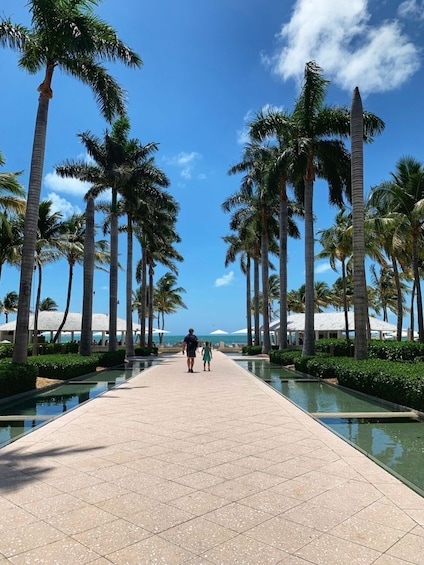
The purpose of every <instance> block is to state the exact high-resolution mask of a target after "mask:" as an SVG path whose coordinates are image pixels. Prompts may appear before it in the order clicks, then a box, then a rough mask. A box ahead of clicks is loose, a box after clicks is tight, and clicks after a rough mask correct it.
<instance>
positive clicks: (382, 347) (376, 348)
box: [368, 340, 424, 362]
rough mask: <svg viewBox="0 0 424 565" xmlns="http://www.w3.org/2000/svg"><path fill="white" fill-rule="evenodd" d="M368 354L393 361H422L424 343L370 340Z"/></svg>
mask: <svg viewBox="0 0 424 565" xmlns="http://www.w3.org/2000/svg"><path fill="white" fill-rule="evenodd" d="M368 354H369V356H370V357H373V358H377V359H390V360H391V361H409V362H411V361H413V362H417V360H419V361H422V359H423V358H424V343H418V342H416V341H375V340H373V341H370V342H369V344H368Z"/></svg>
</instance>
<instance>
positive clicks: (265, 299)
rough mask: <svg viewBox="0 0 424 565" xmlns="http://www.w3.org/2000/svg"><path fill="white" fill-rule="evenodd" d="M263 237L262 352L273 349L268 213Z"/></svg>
mask: <svg viewBox="0 0 424 565" xmlns="http://www.w3.org/2000/svg"><path fill="white" fill-rule="evenodd" d="M262 230H263V232H262V237H261V244H262V245H261V255H262V318H263V343H262V353H268V352H269V350H270V349H271V340H270V337H269V292H268V284H269V267H268V225H267V219H266V214H263V217H262Z"/></svg>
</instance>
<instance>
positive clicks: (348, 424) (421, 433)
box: [236, 359, 424, 496]
mask: <svg viewBox="0 0 424 565" xmlns="http://www.w3.org/2000/svg"><path fill="white" fill-rule="evenodd" d="M236 362H237V363H238V364H239V365H241V366H242V367H244V368H245V369H247V370H248V371H249V372H251V373H253V374H254V375H256V376H257V377H259V378H260V379H261V380H263V381H264V382H266V383H268V384H269V385H270V386H271V387H272V388H274V389H275V390H277V391H278V392H280V393H281V394H282V395H283V396H285V397H286V398H288V399H289V400H291V401H292V402H293V403H294V404H296V405H297V406H299V407H300V408H302V409H303V410H305V411H306V412H308V413H309V414H312V415H313V416H314V417H315V418H317V419H318V420H319V421H320V422H321V423H322V424H324V425H325V426H326V427H328V428H329V429H331V430H332V431H334V432H335V433H336V434H338V435H339V436H340V437H342V438H344V439H345V440H346V441H348V442H349V443H350V444H352V445H353V446H355V447H356V448H358V449H359V450H360V451H362V452H363V453H365V454H367V455H368V456H369V457H370V458H371V459H373V460H374V461H375V462H376V463H378V464H379V465H381V466H382V467H384V468H385V469H386V470H387V471H389V472H390V473H392V474H393V475H395V476H396V477H398V478H399V479H400V480H401V481H403V482H404V483H405V484H407V485H408V486H409V487H411V488H412V489H414V490H415V491H416V492H418V493H419V494H421V496H424V421H423V420H420V419H417V418H411V417H410V416H411V415H414V416H415V413H414V412H410V411H407V409H406V410H405V409H402V408H401V407H397V406H394V405H392V404H390V403H387V402H384V401H382V400H379V399H377V398H375V399H374V398H369V397H365V396H363V395H361V394H358V393H355V392H354V391H348V390H346V389H343V388H339V387H337V386H334V385H331V384H328V383H326V382H324V381H321V380H320V379H315V378H311V377H309V376H308V375H305V374H303V373H299V372H296V371H292V370H289V369H285V368H284V367H280V366H278V365H273V364H272V363H269V362H268V361H266V360H250V359H237V360H236ZM358 413H360V415H361V417H358ZM367 413H368V414H369V417H367ZM349 414H351V416H349ZM404 416H405V417H404Z"/></svg>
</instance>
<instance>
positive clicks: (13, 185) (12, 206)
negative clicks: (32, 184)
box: [0, 151, 26, 213]
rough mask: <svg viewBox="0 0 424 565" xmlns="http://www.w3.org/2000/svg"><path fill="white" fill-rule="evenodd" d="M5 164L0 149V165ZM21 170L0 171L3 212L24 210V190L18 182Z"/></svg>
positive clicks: (0, 194)
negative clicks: (14, 171) (13, 171)
mask: <svg viewBox="0 0 424 565" xmlns="http://www.w3.org/2000/svg"><path fill="white" fill-rule="evenodd" d="M4 164H5V159H4V157H3V154H2V152H1V151H0V167H3V165H4ZM21 174H22V172H21V171H19V172H16V173H4V172H0V208H1V209H2V210H3V212H16V213H19V212H21V213H22V212H24V211H25V206H26V201H25V191H24V189H23V188H22V186H21V185H20V183H19V182H18V176H19V175H21Z"/></svg>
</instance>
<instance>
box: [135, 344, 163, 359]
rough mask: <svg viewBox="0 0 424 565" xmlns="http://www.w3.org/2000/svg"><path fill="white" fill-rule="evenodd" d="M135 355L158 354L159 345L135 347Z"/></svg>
mask: <svg viewBox="0 0 424 565" xmlns="http://www.w3.org/2000/svg"><path fill="white" fill-rule="evenodd" d="M134 353H135V355H137V356H139V357H148V356H149V355H157V354H158V348H157V347H148V346H147V345H146V346H144V347H136V348H135V349H134Z"/></svg>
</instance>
